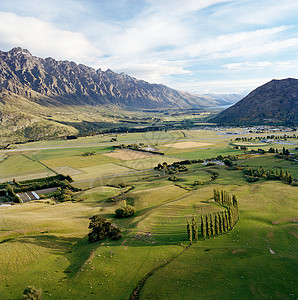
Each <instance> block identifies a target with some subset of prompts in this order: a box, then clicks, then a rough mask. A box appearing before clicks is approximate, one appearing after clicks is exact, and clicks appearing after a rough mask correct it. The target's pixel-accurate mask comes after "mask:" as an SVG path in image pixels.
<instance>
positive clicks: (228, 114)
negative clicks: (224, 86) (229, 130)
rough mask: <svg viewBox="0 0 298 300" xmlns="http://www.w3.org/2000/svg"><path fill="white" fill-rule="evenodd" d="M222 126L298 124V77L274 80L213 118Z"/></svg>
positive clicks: (213, 120)
mask: <svg viewBox="0 0 298 300" xmlns="http://www.w3.org/2000/svg"><path fill="white" fill-rule="evenodd" d="M211 121H212V122H216V123H219V124H222V125H250V124H253V125H254V124H256V125H257V124H277V125H278V124H280V125H290V126H292V125H294V126H295V125H297V124H298V79H295V78H287V79H281V80H275V79H274V80H271V81H270V82H268V83H266V84H264V85H262V86H260V87H258V88H256V89H255V90H253V91H252V92H251V93H249V94H248V95H247V96H246V97H244V98H243V99H242V100H240V101H239V102H237V103H236V104H234V105H233V106H231V107H229V108H228V109H226V110H225V111H223V112H221V113H220V114H219V115H218V116H216V117H215V118H213V119H212V120H211Z"/></svg>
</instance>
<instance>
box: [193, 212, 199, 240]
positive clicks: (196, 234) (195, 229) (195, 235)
mask: <svg viewBox="0 0 298 300" xmlns="http://www.w3.org/2000/svg"><path fill="white" fill-rule="evenodd" d="M192 232H193V239H194V240H195V241H196V242H197V241H198V239H199V227H198V223H197V221H196V219H195V217H193V218H192Z"/></svg>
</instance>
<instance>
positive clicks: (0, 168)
mask: <svg viewBox="0 0 298 300" xmlns="http://www.w3.org/2000/svg"><path fill="white" fill-rule="evenodd" d="M48 171H49V170H48V169H47V168H46V167H45V166H43V165H41V164H40V163H39V162H36V161H33V160H31V159H29V158H27V157H26V156H24V155H22V154H9V155H8V157H7V158H6V159H5V160H3V161H1V162H0V174H1V175H0V176H5V177H7V175H13V174H16V175H18V174H20V173H33V172H36V173H42V172H48Z"/></svg>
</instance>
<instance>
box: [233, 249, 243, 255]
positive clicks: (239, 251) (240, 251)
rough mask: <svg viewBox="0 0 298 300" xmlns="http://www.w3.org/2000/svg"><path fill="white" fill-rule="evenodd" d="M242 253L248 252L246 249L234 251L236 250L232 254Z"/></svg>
mask: <svg viewBox="0 0 298 300" xmlns="http://www.w3.org/2000/svg"><path fill="white" fill-rule="evenodd" d="M242 252H246V250H245V249H234V250H233V251H232V254H236V253H242Z"/></svg>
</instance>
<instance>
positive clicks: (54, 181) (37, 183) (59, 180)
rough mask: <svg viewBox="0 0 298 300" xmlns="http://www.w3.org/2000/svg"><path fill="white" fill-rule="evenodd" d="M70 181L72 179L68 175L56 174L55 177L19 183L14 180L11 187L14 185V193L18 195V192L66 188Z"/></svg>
mask: <svg viewBox="0 0 298 300" xmlns="http://www.w3.org/2000/svg"><path fill="white" fill-rule="evenodd" d="M72 181H73V179H72V178H71V177H70V176H69V175H67V176H64V175H62V174H58V175H55V176H49V177H45V178H38V179H32V180H25V181H20V182H18V181H15V180H14V181H13V185H14V191H15V192H16V193H19V192H27V191H34V190H40V189H47V188H50V187H57V186H60V187H65V186H68V185H69V184H70V182H72Z"/></svg>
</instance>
